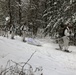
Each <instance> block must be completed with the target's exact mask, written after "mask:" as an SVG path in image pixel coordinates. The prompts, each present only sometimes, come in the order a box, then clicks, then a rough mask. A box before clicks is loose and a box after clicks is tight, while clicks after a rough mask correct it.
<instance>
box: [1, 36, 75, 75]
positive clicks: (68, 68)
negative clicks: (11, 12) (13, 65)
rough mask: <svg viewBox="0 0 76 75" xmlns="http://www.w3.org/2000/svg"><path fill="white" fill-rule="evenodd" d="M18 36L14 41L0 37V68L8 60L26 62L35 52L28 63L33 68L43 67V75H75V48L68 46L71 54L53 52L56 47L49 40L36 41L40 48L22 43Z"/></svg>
mask: <svg viewBox="0 0 76 75" xmlns="http://www.w3.org/2000/svg"><path fill="white" fill-rule="evenodd" d="M21 40H22V39H21V38H20V37H18V36H16V37H15V40H12V39H10V38H6V37H2V36H0V66H1V65H6V63H7V61H8V60H13V61H15V62H17V63H18V62H26V61H27V60H28V59H29V57H30V56H31V54H32V53H33V52H34V51H36V53H35V54H34V55H33V57H32V58H31V60H30V61H29V63H30V64H31V65H32V67H33V68H35V67H37V66H42V67H43V75H76V47H75V46H70V47H69V50H72V53H66V52H62V51H58V50H55V48H57V47H58V45H57V44H55V43H53V42H52V40H51V39H38V40H39V41H40V42H41V44H42V46H34V45H30V44H28V43H27V42H26V43H24V42H22V41H21Z"/></svg>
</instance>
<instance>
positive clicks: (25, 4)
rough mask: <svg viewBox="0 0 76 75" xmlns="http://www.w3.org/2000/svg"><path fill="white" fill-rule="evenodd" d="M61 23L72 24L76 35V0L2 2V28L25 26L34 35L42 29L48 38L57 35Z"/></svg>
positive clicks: (15, 0)
mask: <svg viewBox="0 0 76 75" xmlns="http://www.w3.org/2000/svg"><path fill="white" fill-rule="evenodd" d="M6 17H10V20H8V21H7V20H6ZM61 22H64V23H70V24H71V25H72V26H73V32H74V33H76V31H75V30H76V0H0V27H3V26H5V25H6V26H7V27H8V28H10V27H11V26H12V25H14V26H15V27H18V28H20V27H21V26H22V25H23V24H24V25H26V26H28V27H29V29H31V32H32V33H33V35H35V36H36V35H37V31H38V29H39V28H41V29H43V33H44V35H45V36H46V35H47V34H49V35H53V34H55V33H56V32H57V30H58V29H59V25H60V23H61Z"/></svg>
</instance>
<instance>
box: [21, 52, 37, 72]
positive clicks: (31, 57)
mask: <svg viewBox="0 0 76 75" xmlns="http://www.w3.org/2000/svg"><path fill="white" fill-rule="evenodd" d="M35 53H36V51H35V52H34V53H32V55H31V56H30V58H29V59H28V60H27V61H26V62H25V63H24V65H23V66H22V71H23V68H24V66H25V65H26V64H27V63H28V62H29V60H30V59H31V58H32V57H33V55H34V54H35Z"/></svg>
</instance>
